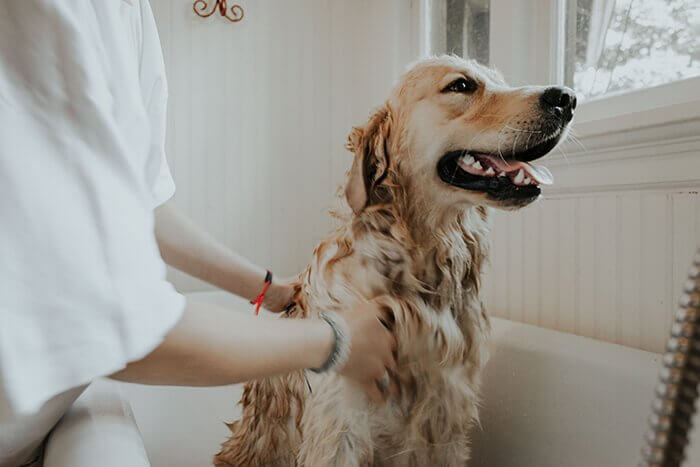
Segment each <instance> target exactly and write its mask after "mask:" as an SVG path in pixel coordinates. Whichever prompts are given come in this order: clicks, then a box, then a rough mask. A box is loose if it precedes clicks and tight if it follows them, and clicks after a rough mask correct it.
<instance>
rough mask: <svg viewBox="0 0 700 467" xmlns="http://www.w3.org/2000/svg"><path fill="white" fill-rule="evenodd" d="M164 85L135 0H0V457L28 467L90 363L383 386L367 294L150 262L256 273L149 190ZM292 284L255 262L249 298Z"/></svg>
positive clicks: (144, 6)
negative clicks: (198, 287)
mask: <svg viewBox="0 0 700 467" xmlns="http://www.w3.org/2000/svg"><path fill="white" fill-rule="evenodd" d="M166 100H167V85H166V79H165V72H164V65H163V58H162V52H161V48H160V43H159V39H158V35H157V31H156V26H155V22H154V19H153V15H152V12H151V9H150V6H149V3H148V1H147V0H86V1H83V2H62V1H57V0H23V1H5V2H0V466H16V465H21V464H23V463H24V465H39V463H40V460H39V461H37V462H34V460H36V459H39V457H38V456H37V454H36V453H37V452H38V450H40V446H41V444H42V440H44V439H45V437H46V436H47V433H49V431H50V430H51V428H52V427H53V426H54V425H55V424H56V423H57V422H58V421H59V419H60V418H61V416H62V415H63V414H64V413H65V412H66V411H67V410H68V409H69V408H70V406H71V404H72V403H73V402H74V401H75V399H76V398H77V397H78V396H79V395H80V393H81V392H82V391H83V390H84V389H85V387H86V386H87V385H88V384H89V383H90V381H92V380H93V379H95V378H97V377H100V376H103V375H111V377H112V378H116V379H119V380H122V381H128V382H138V383H145V384H164V385H190V386H214V385H225V384H232V383H238V382H242V381H245V380H248V379H252V378H262V377H266V376H271V375H277V374H283V373H285V372H290V371H294V370H300V369H307V368H316V369H319V368H322V369H323V368H325V369H328V368H329V367H332V369H333V370H336V371H339V372H340V373H341V374H343V375H344V376H346V377H348V378H350V379H352V380H355V381H356V382H357V383H358V384H361V385H363V386H364V387H365V388H366V389H367V391H368V392H369V394H370V396H371V397H374V398H375V399H377V400H381V399H382V397H384V394H383V393H382V392H381V389H380V386H382V385H378V383H377V381H378V380H380V379H382V376H383V375H385V374H386V369H387V368H389V369H391V368H392V366H393V365H394V364H395V363H394V360H393V358H394V357H393V354H392V348H393V346H394V345H395V342H394V341H393V338H392V337H391V334H390V333H389V332H388V331H387V329H385V327H384V326H382V324H381V323H380V320H379V319H378V318H380V311H379V310H378V309H377V308H376V307H375V306H373V305H372V304H371V303H363V304H360V305H357V306H355V307H353V308H350V309H347V310H345V311H341V312H339V313H337V315H336V316H334V317H332V319H331V318H330V315H328V317H327V319H308V320H291V319H289V320H284V319H274V318H273V317H268V316H262V315H261V316H255V315H254V314H252V312H251V313H250V314H245V313H240V312H233V311H232V310H227V309H223V308H221V307H218V306H215V305H211V304H207V303H199V302H197V301H195V300H192V299H189V298H185V297H184V296H182V295H181V294H179V293H178V292H177V291H175V289H174V288H173V287H172V285H171V284H170V283H169V282H167V280H166V278H165V272H166V268H165V264H164V263H169V264H171V265H172V266H174V267H176V268H179V269H181V270H182V271H184V272H187V273H189V274H192V275H194V276H196V277H199V278H201V279H204V280H205V281H208V282H209V283H211V284H213V285H215V286H217V287H220V288H222V289H224V290H227V291H230V292H232V293H235V294H237V295H240V296H242V297H245V298H247V299H254V298H255V297H256V296H258V294H259V293H260V291H261V289H262V288H263V287H264V283H265V276H266V271H265V270H264V269H262V268H260V267H258V266H256V265H254V264H252V263H250V262H248V261H247V260H245V259H244V258H242V257H241V256H239V255H237V254H235V253H234V252H232V251H229V250H228V249H226V248H225V247H224V246H222V245H221V244H220V243H218V242H216V241H215V240H214V239H213V238H212V237H210V236H209V235H207V234H206V233H204V232H203V231H202V230H200V229H199V228H198V227H196V226H195V224H194V223H192V222H191V221H189V220H188V219H187V218H186V217H185V216H183V215H182V214H180V213H178V211H177V210H176V209H175V208H174V207H173V206H172V205H171V203H170V202H166V201H167V200H168V199H169V198H171V196H172V195H173V192H174V183H173V180H172V178H171V176H170V173H169V169H168V166H167V162H166V158H165V151H164V140H165V127H166ZM292 294H293V290H292V287H291V285H290V284H289V282H288V281H285V280H277V279H275V278H273V280H272V283H271V285H270V287H269V289H268V290H267V292H266V294H265V299H264V300H265V301H264V305H265V307H266V308H268V309H270V310H271V311H280V310H282V309H284V308H286V307H287V305H289V303H290V301H291V300H292ZM320 311H323V310H320ZM339 328H343V329H342V331H343V332H339ZM340 339H345V341H344V342H343V345H344V348H345V349H346V351H347V353H346V355H344V356H343V358H342V359H341V358H339V354H338V349H339V348H340V344H339V340H340ZM348 349H349V350H348ZM341 360H342V362H341ZM341 363H342V365H341ZM333 364H335V366H333ZM32 462H34V464H32Z"/></svg>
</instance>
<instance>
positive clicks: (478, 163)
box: [472, 161, 483, 170]
mask: <svg viewBox="0 0 700 467" xmlns="http://www.w3.org/2000/svg"><path fill="white" fill-rule="evenodd" d="M472 167H474V168H475V169H479V170H483V167H482V166H481V163H480V162H479V161H476V162H474V163H473V164H472Z"/></svg>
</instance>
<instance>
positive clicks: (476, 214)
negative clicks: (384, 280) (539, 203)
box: [353, 197, 488, 313]
mask: <svg viewBox="0 0 700 467" xmlns="http://www.w3.org/2000/svg"><path fill="white" fill-rule="evenodd" d="M398 199H399V198H397V197H393V199H392V201H391V202H388V203H385V204H383V205H381V206H372V207H370V208H369V209H367V211H366V212H364V213H363V214H361V215H360V216H358V217H356V218H355V220H354V222H353V225H354V228H361V229H367V233H369V234H370V235H374V236H376V237H377V238H381V237H387V236H390V237H392V241H393V242H398V243H399V244H401V246H402V247H403V249H404V250H405V251H406V252H408V254H409V256H410V258H411V263H412V271H411V272H412V275H413V276H414V277H415V279H417V281H418V282H419V283H420V284H422V285H423V286H424V289H425V292H424V293H423V294H422V295H423V299H424V300H425V301H426V302H428V303H429V304H430V305H431V306H433V307H434V308H436V309H443V308H445V307H450V308H453V309H454V310H453V312H455V313H458V312H459V311H461V310H464V309H466V307H467V306H468V305H469V302H471V301H474V300H475V299H478V294H479V289H480V286H481V272H482V266H483V265H484V263H485V261H486V257H487V253H488V243H487V238H486V236H487V235H486V234H487V219H486V218H487V211H486V209H485V208H483V207H476V206H472V207H455V208H452V209H447V210H443V211H439V210H433V211H429V210H427V212H425V213H424V214H423V215H422V216H418V215H415V213H412V209H408V207H407V206H406V205H402V204H401V203H400V202H397V200H398ZM360 226H361V227H360ZM391 279H392V280H395V279H394V278H391Z"/></svg>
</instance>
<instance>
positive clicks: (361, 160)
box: [345, 56, 576, 213]
mask: <svg viewBox="0 0 700 467" xmlns="http://www.w3.org/2000/svg"><path fill="white" fill-rule="evenodd" d="M575 108H576V97H575V96H574V93H573V91H571V90H570V89H568V88H564V87H540V86H525V87H519V88H512V87H509V86H508V85H506V84H505V82H504V81H503V78H502V77H501V76H500V75H499V74H498V73H496V72H495V71H493V70H490V69H488V68H485V67H483V66H480V65H478V64H476V63H475V62H468V61H465V60H463V59H461V58H458V57H454V56H443V57H439V58H431V59H427V60H423V61H421V62H419V63H418V64H416V65H415V66H413V67H412V68H411V69H410V70H409V71H408V72H406V73H405V74H404V75H403V77H402V78H401V80H400V81H399V83H398V85H397V87H396V88H395V90H394V92H393V94H392V96H391V98H390V99H389V100H388V101H387V102H386V104H385V105H384V106H382V107H381V108H379V109H378V110H377V111H376V112H375V113H374V114H373V115H372V116H371V117H370V119H369V121H368V122H367V124H366V125H365V126H363V127H356V128H353V131H352V132H351V133H350V136H349V139H348V148H349V149H350V150H352V151H353V152H354V153H355V160H354V162H353V166H352V168H351V170H350V173H349V179H348V183H347V185H346V189H345V193H346V197H347V200H348V203H349V204H350V206H351V208H352V209H353V211H354V212H355V213H359V212H360V211H362V210H363V209H364V208H365V207H366V206H368V205H371V204H374V203H378V202H381V201H382V200H383V199H387V196H388V195H389V194H390V192H391V186H392V185H399V186H400V187H401V189H402V190H403V191H404V192H405V193H407V197H408V202H409V203H412V202H413V203H420V204H421V205H423V206H426V207H427V208H428V209H439V208H440V207H441V206H445V205H448V206H454V205H459V204H468V205H480V206H492V207H498V208H503V209H515V208H518V207H521V206H525V205H527V204H529V203H531V202H533V201H534V200H536V199H537V198H538V197H539V195H540V185H545V184H550V183H552V176H551V174H550V173H549V171H548V170H547V169H546V168H545V167H543V166H540V165H537V164H534V163H532V161H534V160H536V159H539V158H541V157H543V156H544V155H546V154H548V153H549V152H550V151H552V150H553V149H554V148H555V147H556V146H557V144H559V142H561V141H562V140H563V139H564V138H565V137H566V134H567V131H568V127H569V123H570V122H571V119H572V117H573V112H574V109H575Z"/></svg>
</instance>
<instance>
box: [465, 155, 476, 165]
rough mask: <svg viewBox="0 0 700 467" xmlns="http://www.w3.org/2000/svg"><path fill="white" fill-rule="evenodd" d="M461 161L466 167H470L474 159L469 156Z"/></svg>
mask: <svg viewBox="0 0 700 467" xmlns="http://www.w3.org/2000/svg"><path fill="white" fill-rule="evenodd" d="M463 160H464V162H465V163H466V164H467V165H472V163H473V162H474V158H473V157H472V156H470V155H469V154H467V155H466V156H464V157H463Z"/></svg>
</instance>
